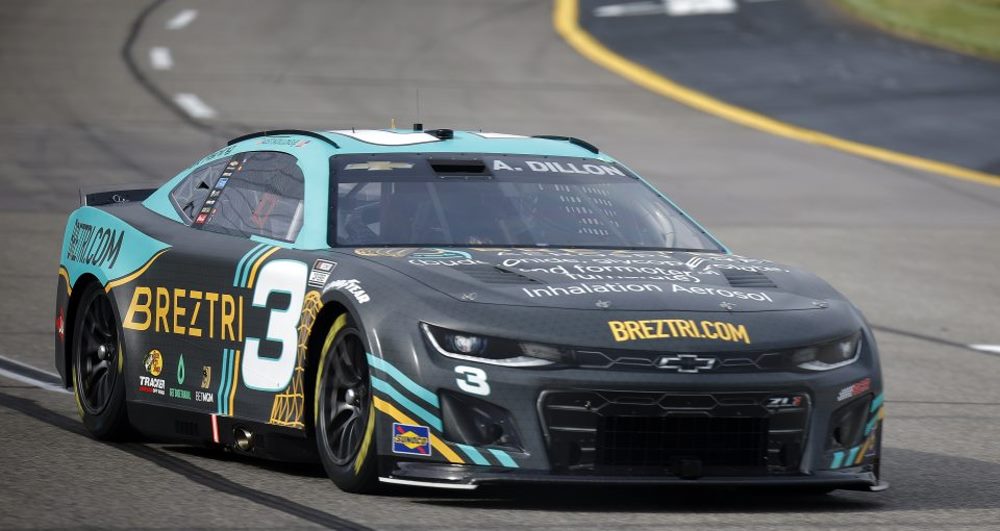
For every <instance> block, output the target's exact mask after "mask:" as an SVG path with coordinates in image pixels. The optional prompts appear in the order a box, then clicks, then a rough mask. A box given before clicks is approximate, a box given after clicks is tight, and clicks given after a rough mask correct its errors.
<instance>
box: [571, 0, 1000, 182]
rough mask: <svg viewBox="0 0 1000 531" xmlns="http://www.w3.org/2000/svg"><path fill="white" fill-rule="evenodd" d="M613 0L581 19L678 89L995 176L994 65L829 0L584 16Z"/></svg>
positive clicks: (998, 115)
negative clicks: (880, 24)
mask: <svg viewBox="0 0 1000 531" xmlns="http://www.w3.org/2000/svg"><path fill="white" fill-rule="evenodd" d="M623 3H624V4H625V5H629V4H632V5H634V3H630V2H623V1H622V0H584V1H582V2H581V4H580V14H581V25H582V26H584V27H585V28H586V29H587V30H588V31H590V32H591V33H592V34H593V35H594V36H595V37H597V38H598V39H600V40H601V41H602V42H603V43H604V44H605V45H607V46H608V47H610V48H611V49H612V50H615V51H616V52H618V53H620V54H622V55H624V56H626V57H628V58H630V59H632V60H634V61H637V62H639V63H640V64H643V65H645V66H648V67H650V68H652V69H654V70H657V71H660V72H664V73H666V74H667V75H668V76H669V77H670V78H671V79H673V80H675V81H678V82H680V83H682V84H684V85H686V86H689V87H692V88H695V89H697V90H699V91H702V92H705V93H708V94H711V95H713V96H715V97H716V98H719V99H721V100H723V101H726V102H729V103H733V104H735V105H738V106H741V107H744V108H747V109H750V110H753V111H756V112H759V113H762V114H765V115H767V116H771V117H774V118H777V119H779V120H781V121H784V122H787V123H791V124H795V125H798V126H801V127H806V128H809V129H813V130H818V131H823V132H826V133H830V134H833V135H835V136H838V137H841V138H846V139H850V140H855V141H859V142H863V143H867V144H871V145H875V146H880V147H884V148H888V149H891V150H894V151H899V152H903V153H907V154H910V155H916V156H920V157H926V158H930V159H934V160H940V161H946V162H950V163H953V164H957V165H959V166H964V167H967V168H971V169H976V170H981V171H984V172H988V173H994V174H996V173H1000V139H998V135H997V131H1000V63H997V62H993V61H988V60H982V59H977V58H974V57H969V56H964V55H959V54H956V53H953V52H949V51H946V50H941V49H938V48H933V47H930V46H925V45H922V44H919V43H916V42H913V41H907V40H901V39H897V38H894V37H892V36H890V35H886V34H884V33H882V32H880V31H879V30H877V29H874V28H872V27H869V26H867V25H865V24H863V23H860V22H858V21H857V20H856V19H854V18H853V17H852V16H850V15H848V14H846V12H845V11H843V10H842V9H840V8H838V7H835V6H834V5H833V4H832V2H831V1H830V0H765V1H763V2H761V1H759V0H758V1H752V0H751V1H748V0H734V5H735V7H736V11H735V12H733V13H731V14H725V15H700V16H667V15H666V14H665V13H663V12H660V13H653V14H648V15H633V16H595V12H596V13H600V12H601V9H602V7H603V6H608V5H621V4H623ZM604 9H607V8H606V7H605V8H604Z"/></svg>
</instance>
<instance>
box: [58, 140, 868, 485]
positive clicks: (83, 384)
mask: <svg viewBox="0 0 1000 531" xmlns="http://www.w3.org/2000/svg"><path fill="white" fill-rule="evenodd" d="M82 202H83V205H82V206H81V207H80V208H79V209H77V210H75V211H74V212H73V213H72V214H71V215H70V217H69V220H68V223H67V225H66V230H65V236H64V239H63V243H62V251H61V254H60V262H61V265H60V268H59V278H58V289H57V299H56V314H55V324H56V338H55V363H56V366H57V368H58V370H59V372H60V374H61V375H62V377H63V381H64V383H65V385H66V386H67V387H70V388H72V390H73V392H74V394H75V397H76V402H77V405H78V409H79V413H80V416H81V418H82V420H83V422H84V424H85V425H86V427H87V428H88V429H89V431H90V432H92V433H93V434H94V435H95V436H96V437H97V438H100V439H118V438H122V437H125V436H127V435H130V434H135V433H139V434H141V435H143V436H145V437H147V438H151V439H154V440H159V441H177V442H184V443H192V444H203V445H215V446H217V447H224V448H228V449H231V450H232V451H234V452H238V453H243V454H248V455H255V456H260V457H265V458H269V459H277V460H288V461H306V462H308V461H312V462H321V463H322V465H323V466H324V468H325V469H326V471H327V473H328V474H329V476H330V477H331V478H332V480H333V481H334V483H336V484H337V485H338V486H339V487H340V488H342V489H344V490H347V491H353V492H373V491H375V490H377V489H378V488H379V487H380V486H383V485H384V484H387V483H390V484H391V483H395V484H405V485H420V486H429V487H442V488H455V489H471V488H475V487H476V486H478V485H483V484H490V483H510V482H552V483H589V484H664V485H667V484H674V485H736V486H740V485H746V486H749V485H776V486H784V487H801V488H803V489H805V490H809V489H814V490H823V491H825V490H830V489H835V488H844V489H870V490H880V489H882V488H884V487H885V482H884V481H881V480H880V477H879V459H880V451H881V444H880V443H881V437H882V415H883V407H882V402H883V398H882V397H883V395H882V378H881V374H880V369H879V361H878V352H877V348H876V345H875V340H874V337H873V336H872V332H871V330H870V328H869V326H868V324H867V323H866V321H865V320H864V318H863V317H862V315H861V313H860V312H859V311H858V309H857V308H856V307H855V306H853V305H852V304H851V303H850V302H848V301H847V300H846V299H845V298H844V297H843V296H842V295H840V294H839V293H838V292H837V291H835V290H834V289H833V288H831V287H830V286H829V285H828V284H827V283H825V282H823V281H822V280H820V279H819V278H817V277H815V276H813V275H811V274H809V273H806V272H803V271H800V270H798V269H795V268H792V267H789V266H786V265H780V264H776V263H773V262H769V261H766V260H757V259H751V258H745V257H742V256H738V255H735V254H732V253H731V252H730V251H729V250H728V249H727V248H726V247H725V246H724V245H722V244H721V243H719V241H718V240H716V239H715V238H714V237H712V236H711V235H710V234H709V233H708V232H707V231H706V230H705V229H704V228H703V227H701V226H700V225H698V224H697V223H696V222H695V221H693V220H692V219H691V218H690V217H688V216H687V215H686V214H685V213H684V212H683V211H681V210H680V209H679V208H678V207H677V206H676V205H674V204H673V203H672V202H671V201H670V200H669V199H667V198H666V197H665V196H664V195H662V194H661V193H660V192H658V191H657V190H655V189H654V188H653V187H652V186H650V185H649V184H648V183H647V182H646V181H644V180H642V179H641V178H640V177H638V176H637V175H636V174H635V173H633V172H632V171H631V170H629V169H628V168H626V167H625V166H624V165H622V164H621V163H619V162H617V161H616V160H615V159H613V158H611V157H609V156H607V155H605V154H604V153H601V152H600V151H599V150H598V149H597V148H595V147H594V146H592V145H591V144H588V143H587V142H585V141H582V140H579V139H576V138H570V137H554V136H546V137H524V136H519V135H507V134H499V133H482V132H462V131H452V130H448V129H436V130H430V131H423V130H420V129H419V128H417V127H415V129H414V130H413V131H409V130H405V131H404V130H398V129H393V130H346V131H320V132H313V131H271V132H261V133H255V134H251V135H247V136H244V137H240V138H237V139H235V140H233V141H232V142H230V143H229V145H228V146H227V147H225V148H224V149H222V150H220V151H217V152H215V153H212V154H211V155H208V156H207V157H205V158H203V159H201V160H199V161H197V162H196V163H194V164H193V165H192V166H191V167H189V168H188V169H186V170H184V171H183V172H181V173H180V174H179V175H177V176H176V177H174V178H173V179H171V180H170V181H169V182H167V183H166V184H164V185H163V186H161V187H159V188H155V189H152V188H142V187H119V188H117V189H113V190H96V191H85V192H84V193H82Z"/></svg>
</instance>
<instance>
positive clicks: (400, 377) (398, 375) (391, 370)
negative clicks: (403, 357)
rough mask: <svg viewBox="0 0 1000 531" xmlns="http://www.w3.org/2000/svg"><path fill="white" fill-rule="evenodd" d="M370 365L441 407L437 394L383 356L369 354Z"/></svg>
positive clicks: (425, 400) (424, 399)
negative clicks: (412, 378)
mask: <svg viewBox="0 0 1000 531" xmlns="http://www.w3.org/2000/svg"><path fill="white" fill-rule="evenodd" d="M368 365H369V366H370V367H372V368H373V369H375V370H378V371H382V372H384V373H386V374H388V375H389V376H391V377H392V379H393V380H396V381H397V382H399V384H400V385H402V386H403V387H405V388H406V390H407V391H409V392H411V393H413V394H415V395H417V396H418V397H420V398H421V399H422V400H423V401H424V402H427V403H428V404H430V405H432V406H434V407H441V403H440V402H438V397H437V395H436V394H434V393H432V392H431V391H428V390H427V389H424V388H423V387H421V386H420V384H418V383H417V382H414V381H413V380H411V379H410V377H409V376H407V375H405V374H403V373H402V372H401V371H400V370H399V369H397V368H395V367H393V366H392V364H391V363H389V362H388V361H385V360H384V359H382V358H376V357H375V356H373V355H371V354H368Z"/></svg>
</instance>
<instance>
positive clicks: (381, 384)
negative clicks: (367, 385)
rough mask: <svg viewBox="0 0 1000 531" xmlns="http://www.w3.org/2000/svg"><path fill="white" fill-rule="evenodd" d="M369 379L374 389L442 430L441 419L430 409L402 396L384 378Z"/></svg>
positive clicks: (373, 377)
mask: <svg viewBox="0 0 1000 531" xmlns="http://www.w3.org/2000/svg"><path fill="white" fill-rule="evenodd" d="M371 380H372V387H374V388H375V389H376V390H378V391H381V392H383V393H385V394H386V395H388V396H389V397H390V398H392V399H393V400H395V401H396V403H398V404H399V405H401V406H403V407H404V408H406V409H408V410H410V412H411V413H413V414H414V415H416V416H418V417H420V418H421V419H423V421H424V422H426V423H428V424H430V425H431V426H433V427H434V428H435V429H436V430H437V431H442V430H444V426H443V425H442V424H441V419H439V418H437V417H436V416H434V415H433V414H432V413H431V412H430V411H427V410H426V409H424V408H422V407H420V406H418V405H417V404H416V403H414V402H413V401H412V400H410V399H409V398H406V397H405V396H403V393H400V392H399V391H397V390H396V388H395V387H393V386H392V385H389V382H386V381H385V380H382V379H381V378H379V377H377V376H372V377H371Z"/></svg>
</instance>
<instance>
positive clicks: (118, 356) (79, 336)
mask: <svg viewBox="0 0 1000 531" xmlns="http://www.w3.org/2000/svg"><path fill="white" fill-rule="evenodd" d="M70 349H71V359H72V380H73V396H74V397H75V399H76V406H77V411H78V412H79V413H80V418H81V420H83V425H84V426H85V427H86V428H87V430H88V431H89V432H90V433H91V434H93V436H94V437H95V438H97V439H100V440H108V441H118V440H124V439H126V438H128V436H129V434H130V426H129V422H128V415H127V413H126V410H125V352H124V342H123V341H122V331H121V326H120V325H119V323H118V318H117V317H116V313H115V311H114V308H113V307H112V301H111V298H110V297H108V295H107V294H106V293H105V292H104V289H103V287H102V286H101V285H100V284H97V283H92V284H88V285H87V286H86V287H85V288H83V293H81V294H80V301H79V304H77V306H76V315H75V316H74V321H73V333H72V337H71V343H70Z"/></svg>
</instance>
